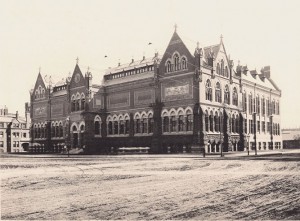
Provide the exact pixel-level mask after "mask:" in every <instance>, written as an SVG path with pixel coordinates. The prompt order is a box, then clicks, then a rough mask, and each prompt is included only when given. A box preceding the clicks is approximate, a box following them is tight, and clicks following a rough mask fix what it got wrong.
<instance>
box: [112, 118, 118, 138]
mask: <svg viewBox="0 0 300 221" xmlns="http://www.w3.org/2000/svg"><path fill="white" fill-rule="evenodd" d="M113 127H114V128H113V134H119V121H118V119H117V117H114V118H113Z"/></svg>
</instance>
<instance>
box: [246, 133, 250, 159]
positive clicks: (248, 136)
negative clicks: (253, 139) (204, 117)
mask: <svg viewBox="0 0 300 221" xmlns="http://www.w3.org/2000/svg"><path fill="white" fill-rule="evenodd" d="M246 138H247V152H248V156H249V139H250V134H247V135H246Z"/></svg>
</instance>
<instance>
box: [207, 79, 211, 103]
mask: <svg viewBox="0 0 300 221" xmlns="http://www.w3.org/2000/svg"><path fill="white" fill-rule="evenodd" d="M205 98H206V100H209V101H212V88H211V83H210V80H207V81H206V85H205Z"/></svg>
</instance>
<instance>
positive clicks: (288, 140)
mask: <svg viewBox="0 0 300 221" xmlns="http://www.w3.org/2000/svg"><path fill="white" fill-rule="evenodd" d="M282 142H283V148H284V149H295V148H300V128H292V129H282Z"/></svg>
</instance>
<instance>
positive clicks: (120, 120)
mask: <svg viewBox="0 0 300 221" xmlns="http://www.w3.org/2000/svg"><path fill="white" fill-rule="evenodd" d="M119 122H120V131H119V134H125V122H124V120H123V119H122V118H121V119H119Z"/></svg>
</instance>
